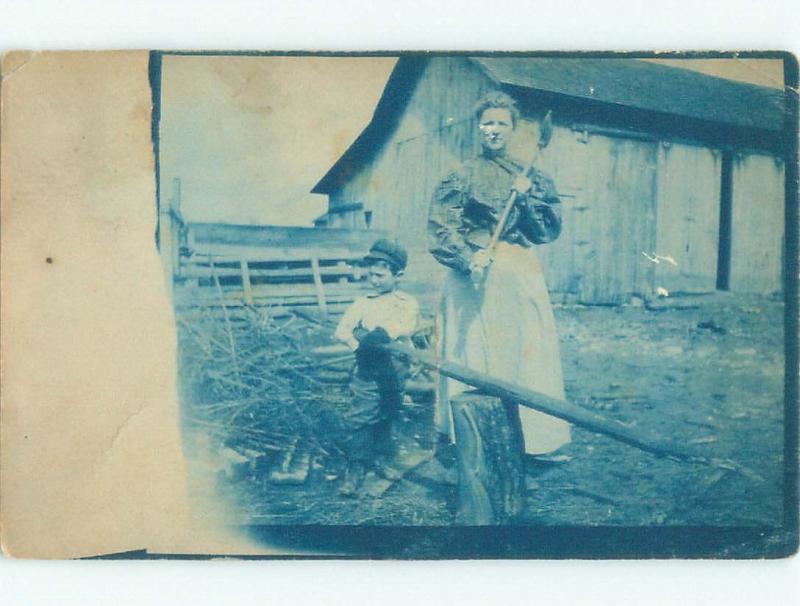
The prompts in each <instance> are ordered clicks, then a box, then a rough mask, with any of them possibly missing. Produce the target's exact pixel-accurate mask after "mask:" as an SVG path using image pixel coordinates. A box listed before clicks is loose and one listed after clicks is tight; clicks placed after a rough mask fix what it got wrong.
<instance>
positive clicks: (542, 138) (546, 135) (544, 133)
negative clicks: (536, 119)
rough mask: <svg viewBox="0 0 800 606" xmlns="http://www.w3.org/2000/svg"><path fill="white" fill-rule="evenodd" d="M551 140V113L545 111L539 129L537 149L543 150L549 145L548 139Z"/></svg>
mask: <svg viewBox="0 0 800 606" xmlns="http://www.w3.org/2000/svg"><path fill="white" fill-rule="evenodd" d="M552 138H553V112H552V111H551V110H549V109H548V110H547V113H546V114H545V115H544V119H543V120H542V125H541V127H540V128H539V145H538V147H539V149H544V148H545V147H547V146H548V145H550V139H552Z"/></svg>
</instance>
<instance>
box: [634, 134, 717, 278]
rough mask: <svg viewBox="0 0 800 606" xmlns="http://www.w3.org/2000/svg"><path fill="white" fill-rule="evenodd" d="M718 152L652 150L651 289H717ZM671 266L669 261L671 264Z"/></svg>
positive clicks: (678, 146) (666, 147)
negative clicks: (654, 208)
mask: <svg viewBox="0 0 800 606" xmlns="http://www.w3.org/2000/svg"><path fill="white" fill-rule="evenodd" d="M721 171H722V154H721V153H720V152H719V151H715V150H710V149H708V148H705V147H700V146H694V145H685V144H680V143H671V144H669V145H661V146H659V150H658V184H657V196H656V197H657V202H656V205H657V215H656V216H657V224H656V245H655V248H654V249H653V251H649V252H652V253H654V255H659V256H658V257H655V258H656V261H657V262H656V263H655V286H657V287H658V286H660V287H662V288H665V289H666V290H667V291H668V292H670V293H679V292H680V293H707V292H713V291H714V290H715V289H716V286H717V256H718V248H719V206H720V186H721V183H722V177H721ZM673 262H674V263H673Z"/></svg>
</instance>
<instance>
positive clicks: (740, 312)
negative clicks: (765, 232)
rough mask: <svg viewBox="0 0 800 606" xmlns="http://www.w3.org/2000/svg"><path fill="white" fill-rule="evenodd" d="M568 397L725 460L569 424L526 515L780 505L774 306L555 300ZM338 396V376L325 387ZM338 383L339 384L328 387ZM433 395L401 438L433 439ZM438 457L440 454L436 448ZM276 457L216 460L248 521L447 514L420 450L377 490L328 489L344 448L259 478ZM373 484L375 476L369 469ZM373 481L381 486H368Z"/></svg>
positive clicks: (630, 518) (576, 520)
mask: <svg viewBox="0 0 800 606" xmlns="http://www.w3.org/2000/svg"><path fill="white" fill-rule="evenodd" d="M556 319H557V323H558V328H559V333H560V336H561V347H562V351H561V354H562V360H563V364H564V375H565V380H566V385H567V395H568V398H569V399H570V400H571V401H573V402H575V403H576V404H578V405H580V406H584V407H586V408H589V409H592V410H594V411H595V412H599V413H601V414H603V415H606V416H608V417H610V418H614V419H618V420H620V421H623V422H624V423H626V424H628V425H629V426H631V427H642V428H646V429H647V430H649V431H651V432H655V433H658V434H660V435H662V436H664V437H667V438H670V439H671V440H674V441H675V442H676V443H678V444H681V445H684V446H690V447H692V448H694V449H696V450H697V451H699V452H701V453H703V454H705V455H707V456H709V457H719V458H729V459H732V460H734V461H736V462H737V463H739V464H741V465H743V466H745V467H746V468H748V469H749V470H750V471H751V472H752V473H749V474H742V473H740V472H737V471H733V470H730V469H725V468H715V467H708V466H703V465H698V464H686V463H680V462H677V461H673V460H670V459H664V458H657V457H655V456H653V455H650V454H647V453H644V452H641V451H639V450H637V449H634V448H632V447H629V446H625V445H623V444H619V443H617V442H614V441H613V440H611V439H608V438H606V437H604V436H600V435H597V434H594V433H591V432H588V431H585V430H582V429H580V428H575V429H574V430H573V441H572V443H571V444H570V445H568V446H566V447H565V448H563V449H561V450H560V451H559V452H558V453H557V454H558V455H560V456H559V457H557V459H558V460H557V461H545V460H541V459H535V458H530V459H529V460H528V461H527V470H528V477H527V486H528V492H527V502H526V508H525V511H524V515H523V519H522V520H521V522H522V523H524V524H532V525H570V526H600V525H602V526H606V525H619V526H670V525H676V526H687V525H688V526H694V525H698V526H765V525H766V526H770V525H775V526H777V525H780V523H781V519H782V515H783V513H782V507H783V492H782V481H783V470H784V467H783V431H784V427H783V414H784V401H783V375H784V356H783V347H784V338H783V305H782V303H781V302H780V301H778V300H776V299H772V298H766V297H740V296H737V297H733V296H728V295H714V296H706V297H694V298H685V299H682V300H678V301H674V302H670V304H669V305H665V304H662V306H660V307H659V308H657V309H648V308H645V307H644V306H625V307H585V306H564V307H559V308H557V309H556ZM326 389H328V390H329V392H328V393H329V394H330V396H331V397H332V398H333V397H339V398H341V397H342V396H343V393H344V392H343V389H342V388H341V387H328V388H326ZM337 390H338V391H337ZM431 417H432V403H431V402H430V400H429V399H425V398H416V400H415V401H411V402H409V403H408V405H407V407H406V410H405V411H404V415H403V421H402V422H401V423H400V424H399V427H398V442H399V444H400V446H401V447H403V448H411V449H413V450H419V449H423V450H425V449H427V450H430V449H432V446H433V444H432V439H431V431H430V427H431ZM445 462H447V461H445ZM270 465H274V457H272V458H270V457H260V458H259V459H258V460H255V461H248V462H247V463H246V464H241V465H238V466H237V467H236V468H235V469H234V470H233V471H231V469H233V468H232V467H230V466H229V467H228V468H227V472H226V473H220V475H219V481H218V486H217V489H218V490H219V491H220V492H221V493H222V497H223V498H225V499H226V500H228V501H229V502H231V503H234V507H235V509H236V510H237V511H236V517H237V519H239V520H240V521H242V522H246V523H251V524H347V525H362V524H364V525H370V524H372V525H449V524H452V521H453V512H454V507H455V498H456V496H455V487H454V486H453V485H452V484H448V483H443V482H442V480H443V479H450V480H452V476H453V471H452V470H450V471H449V472H447V469H446V467H445V468H442V466H441V465H439V463H438V462H430V463H424V464H422V465H421V466H420V467H419V468H417V470H416V471H413V472H411V473H408V474H407V475H406V476H405V478H404V479H403V480H401V481H399V482H396V483H394V484H393V485H391V486H389V487H388V488H387V489H386V490H385V492H383V493H382V494H381V495H380V496H377V497H376V496H369V495H368V494H366V493H365V492H363V491H362V494H361V495H360V496H359V497H357V498H344V497H339V496H338V495H337V488H338V484H339V481H340V477H341V474H342V467H343V460H342V458H341V456H337V455H336V454H335V453H331V454H329V456H323V455H319V454H316V455H314V456H313V457H312V464H311V469H310V474H309V477H308V478H307V479H306V480H305V482H303V483H302V484H299V485H287V484H275V483H272V482H270V481H269V480H268V471H269V468H270ZM371 482H372V484H371V485H372V486H373V487H374V486H375V479H374V478H371ZM378 488H379V490H378V491H377V492H380V489H382V488H386V487H385V486H383V487H381V486H378Z"/></svg>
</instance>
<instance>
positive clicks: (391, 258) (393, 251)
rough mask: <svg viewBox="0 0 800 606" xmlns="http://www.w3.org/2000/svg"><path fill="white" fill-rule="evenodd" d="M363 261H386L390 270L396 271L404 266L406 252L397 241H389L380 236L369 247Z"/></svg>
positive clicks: (406, 260) (406, 257)
mask: <svg viewBox="0 0 800 606" xmlns="http://www.w3.org/2000/svg"><path fill="white" fill-rule="evenodd" d="M364 261H366V262H367V263H370V262H373V263H374V262H375V261H383V262H384V263H387V264H388V265H389V267H391V268H392V270H394V271H395V272H398V271H403V270H404V269H405V268H406V264H407V263H408V253H407V252H406V249H405V248H403V247H402V246H400V244H398V243H397V242H391V241H390V240H387V239H385V238H381V239H380V240H378V241H377V242H375V244H373V245H372V248H370V249H369V253H367V256H366V257H364Z"/></svg>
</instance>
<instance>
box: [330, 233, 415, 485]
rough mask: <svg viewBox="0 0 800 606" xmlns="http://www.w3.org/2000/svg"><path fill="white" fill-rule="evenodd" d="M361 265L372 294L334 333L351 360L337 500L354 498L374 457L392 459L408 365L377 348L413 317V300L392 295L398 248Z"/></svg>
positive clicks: (374, 252)
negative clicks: (352, 356) (343, 471)
mask: <svg viewBox="0 0 800 606" xmlns="http://www.w3.org/2000/svg"><path fill="white" fill-rule="evenodd" d="M364 261H365V262H366V263H367V264H369V282H370V285H371V286H372V288H373V289H374V291H375V292H374V293H373V294H370V295H367V296H365V297H361V298H359V299H357V300H356V301H354V302H353V304H352V305H351V306H350V307H349V308H348V309H347V311H345V313H344V316H342V319H341V321H340V322H339V325H338V326H337V328H336V333H335V334H336V338H337V339H339V340H341V341H344V342H345V343H346V344H347V345H348V346H349V347H350V348H351V349H352V350H353V351H355V354H356V369H355V372H354V373H353V375H352V378H351V380H350V393H351V394H352V396H353V401H352V404H351V406H350V408H349V409H348V410H347V412H346V413H345V414H344V421H345V424H346V430H347V437H346V439H345V443H344V444H343V446H344V451H345V454H346V455H347V459H348V464H347V473H346V474H345V479H344V482H343V483H342V486H341V488H340V490H339V493H340V494H341V495H343V496H352V495H353V494H355V492H356V490H357V489H358V487H359V485H360V483H361V481H362V480H363V478H364V474H365V473H366V470H367V467H369V466H374V465H375V464H376V454H378V453H380V454H381V455H383V457H385V458H386V457H388V456H389V455H391V454H392V453H391V450H392V449H391V427H392V421H393V419H394V418H395V417H396V415H397V413H398V411H399V409H400V406H401V405H402V403H403V392H404V390H405V379H406V375H407V373H408V364H407V362H406V361H405V360H402V359H400V358H398V356H392V355H391V354H390V353H389V352H387V351H384V350H382V349H381V348H380V347H378V346H379V345H381V344H386V343H391V342H392V341H395V340H400V339H407V338H408V337H409V336H410V335H411V334H412V333H413V332H414V330H415V329H416V327H417V316H418V315H419V305H418V304H417V301H416V299H415V298H414V297H412V296H411V295H408V294H406V293H404V292H402V291H400V290H398V289H397V286H398V280H399V278H400V276H401V275H402V274H403V270H404V269H405V268H406V264H407V262H408V254H407V253H406V251H405V250H404V249H403V247H402V246H400V245H399V244H398V243H396V242H390V241H389V240H385V239H381V240H378V241H377V242H375V244H373V245H372V248H370V251H369V253H368V254H367V256H366V257H365V259H364ZM378 467H380V468H382V467H383V466H382V465H378ZM379 471H381V469H379Z"/></svg>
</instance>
